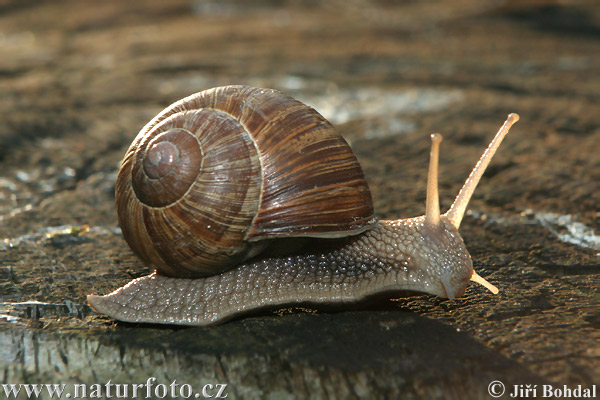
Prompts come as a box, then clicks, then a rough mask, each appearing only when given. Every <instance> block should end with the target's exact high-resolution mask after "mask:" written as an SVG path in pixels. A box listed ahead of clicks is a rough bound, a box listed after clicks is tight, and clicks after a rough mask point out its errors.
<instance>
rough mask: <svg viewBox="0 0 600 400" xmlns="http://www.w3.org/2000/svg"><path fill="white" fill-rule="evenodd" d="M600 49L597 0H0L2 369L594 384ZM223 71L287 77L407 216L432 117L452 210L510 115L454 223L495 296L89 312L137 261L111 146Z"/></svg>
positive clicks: (272, 381) (77, 376)
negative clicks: (123, 226) (200, 324)
mask: <svg viewBox="0 0 600 400" xmlns="http://www.w3.org/2000/svg"><path fill="white" fill-rule="evenodd" d="M599 54H600V7H598V4H597V3H596V2H594V1H585V0H572V1H569V0H563V1H558V0H523V1H517V0H514V1H512V0H481V1H467V0H459V1H452V2H448V1H436V0H430V1H389V0H387V1H386V0H379V1H378V0H372V1H369V0H348V1H341V0H340V1H300V0H288V1H274V0H271V1H268V0H262V1H253V2H246V1H231V0H229V1H202V0H174V1H168V2H167V1H160V0H146V1H118V0H106V1H81V0H78V1H75V0H71V1H68V0H54V1H34V0H19V1H8V0H0V121H1V123H0V341H1V343H2V344H3V345H5V346H3V347H4V348H3V349H0V354H3V357H0V360H8V361H0V376H3V377H5V378H4V379H5V380H6V381H7V382H24V380H27V381H39V380H40V379H42V378H44V379H46V380H52V379H54V380H56V381H59V382H74V381H81V382H93V381H95V380H104V381H106V380H108V379H109V378H111V377H112V378H113V380H114V379H117V380H121V381H124V380H127V379H130V380H131V379H134V378H135V379H138V378H139V380H140V381H141V380H142V379H143V377H145V376H149V375H152V374H154V376H158V377H159V378H160V377H163V378H165V379H166V377H173V376H175V377H177V378H178V379H179V377H181V379H190V380H192V379H202V380H206V381H210V380H215V379H217V380H223V381H227V382H229V383H230V388H231V389H230V390H231V392H229V393H230V398H309V397H310V398H367V397H369V396H375V397H380V398H386V397H387V398H397V396H399V395H400V394H401V393H402V394H404V395H407V396H412V397H415V398H489V397H488V393H487V389H486V388H487V385H488V383H489V382H490V381H491V380H493V379H501V378H505V379H506V380H507V386H508V382H518V383H523V384H531V383H534V382H546V383H547V382H551V383H552V384H557V385H558V384H561V385H562V384H569V385H577V384H583V385H591V384H592V383H597V382H598V379H599V378H600V375H599V371H600V348H599V347H598V343H599V340H600V333H599V332H600V331H599V328H600V312H599V311H598V308H597V304H598V300H599V296H598V284H599V283H600V280H599V275H600V261H599V257H600V256H599V254H600V238H599V237H598V235H597V233H596V232H598V229H599V228H600V223H599V222H598V221H599V219H598V217H599V215H600V214H599V212H600V209H599V206H598V205H599V204H600V189H599V185H598V182H599V181H600V172H599V171H600V156H599V154H600V144H599V143H600V113H598V104H599V100H600V56H599ZM229 84H246V85H252V86H258V87H269V88H275V89H278V90H281V91H284V92H286V93H288V94H290V95H292V96H294V97H296V98H298V99H299V100H301V101H303V102H305V103H307V104H309V105H311V106H313V107H314V108H316V109H317V110H318V111H319V112H321V113H322V114H323V115H324V116H325V117H326V118H328V119H329V120H330V121H331V122H332V123H333V124H334V125H335V126H336V127H337V128H338V129H339V131H340V132H341V133H342V135H343V136H344V137H345V138H346V139H347V140H348V141H349V142H350V144H351V146H352V148H353V150H354V151H355V152H356V154H357V156H358V158H359V160H360V161H361V164H362V165H363V168H364V170H365V174H366V175H367V179H368V181H369V183H370V186H371V190H372V192H373V198H374V201H375V209H376V213H377V215H378V216H379V217H381V218H391V217H410V216H416V215H420V214H422V213H423V210H424V201H425V181H426V175H427V166H428V154H429V134H430V133H432V132H440V133H442V134H443V135H444V138H445V140H444V142H443V143H442V149H441V160H440V168H441V170H440V174H441V176H440V196H441V208H442V209H443V210H445V209H446V208H447V207H448V206H449V205H450V204H451V202H452V200H453V199H454V196H455V195H456V193H457V192H458V189H459V188H460V186H461V185H462V183H463V182H464V179H465V177H466V176H467V174H468V172H469V171H470V170H471V168H472V166H473V164H474V163H475V161H476V160H477V158H478V157H479V155H480V154H481V153H482V151H483V149H484V148H485V146H486V145H487V143H488V141H489V140H490V139H491V137H492V136H493V134H494V133H495V131H496V130H497V129H498V127H499V126H500V125H501V123H502V122H503V121H504V119H505V118H506V115H507V114H508V113H510V112H517V113H519V114H520V115H521V121H520V122H518V124H517V125H516V126H515V127H514V128H513V132H511V134H510V135H509V136H508V138H507V139H506V141H505V143H504V144H503V145H502V148H501V149H500V151H499V153H498V155H497V156H496V158H495V159H494V161H493V162H492V165H491V166H490V168H489V170H488V172H487V173H486V176H485V177H484V179H483V180H482V183H481V185H480V187H479V188H478V190H477V191H476V193H475V196H474V199H473V201H472V204H471V207H470V210H471V211H470V213H469V214H468V215H467V218H466V219H465V222H464V223H463V226H462V227H461V232H462V234H463V236H464V237H465V241H466V243H467V247H468V248H469V250H470V252H471V254H472V256H473V259H474V264H475V268H476V269H477V270H478V271H479V272H480V274H481V275H483V276H486V277H488V279H489V280H491V281H492V282H493V283H494V284H496V285H497V286H499V287H500V288H501V290H502V291H501V294H500V295H498V296H495V297H493V296H491V295H489V294H487V293H485V292H484V291H483V289H480V288H474V287H470V289H469V290H468V291H467V294H466V296H465V297H464V298H462V299H456V300H452V301H443V300H441V299H436V298H433V297H430V296H423V297H420V298H417V299H406V300H401V301H399V302H394V303H393V304H391V305H390V304H387V305H386V306H384V307H382V308H383V309H380V308H379V306H378V307H376V308H375V309H371V310H369V311H367V312H348V313H333V314H320V315H316V316H313V315H306V314H301V313H300V314H298V313H293V314H292V315H286V316H284V317H281V318H280V317H277V316H272V315H269V314H267V315H266V316H262V317H260V318H249V319H247V320H241V321H234V322H231V323H229V324H226V325H223V326H221V327H217V328H212V329H205V330H202V329H174V328H168V327H167V328H158V327H146V326H136V325H131V324H116V323H114V321H112V320H110V319H108V318H105V317H102V316H98V315H97V314H95V313H93V312H92V311H91V310H90V309H89V308H88V307H87V305H86V303H85V295H86V294H89V293H107V292H109V291H111V290H114V289H115V288H117V287H119V286H121V285H122V284H124V283H126V282H127V281H128V280H130V279H131V278H134V277H138V276H142V275H144V274H146V273H148V272H149V270H148V269H147V268H145V267H144V266H143V265H142V264H141V262H140V261H138V260H137V259H136V258H135V256H134V255H133V254H132V253H131V251H130V250H129V248H128V247H127V245H126V244H125V242H124V241H123V239H122V237H121V234H120V230H119V227H118V224H117V219H116V213H115V209H114V185H115V180H116V174H117V171H118V166H119V163H120V160H121V158H122V157H123V155H124V153H125V151H126V149H127V147H128V146H129V144H130V143H131V141H132V140H133V138H134V137H135V135H136V134H137V132H138V131H139V130H140V129H141V128H142V126H143V125H144V124H145V123H146V122H147V121H149V120H150V119H151V118H152V117H153V116H154V115H156V114H157V113H158V112H159V111H160V110H162V109H163V108H164V107H166V106H168V105H169V104H171V103H172V102H174V101H176V100H178V99H180V98H182V97H185V96H188V95H190V94H192V93H195V92H198V91H201V90H204V89H207V88H211V87H215V86H221V85H229ZM284 314H285V313H284ZM365 327H369V328H368V329H367V328H365ZM65 332H68V334H66V333H65ZM311 338H312V339H311ZM316 338H318V340H319V341H320V344H319V345H315V341H316V340H317V339H316ZM417 339H419V340H417ZM240 341H246V343H247V345H240V344H239V343H240ZM33 343H40V344H35V345H34V344H33ZM157 343H160V345H159V346H158V345H157ZM100 348H101V349H102V351H101V352H100V351H99V350H98V349H100ZM357 348H360V349H362V350H361V351H356V349H357ZM81 349H87V350H81ZM103 352H104V353H103ZM348 353H353V355H350V356H349V355H348ZM24 355H26V356H24ZM31 357H33V358H31ZM111 357H116V358H117V359H120V360H121V363H120V364H119V366H115V364H114V362H112V361H111V360H113V358H111ZM33 359H35V360H37V361H35V362H34V363H33V361H32V360H33ZM167 359H168V360H174V359H177V360H178V361H179V362H180V363H181V364H180V365H179V364H178V366H175V365H174V361H168V362H167V361H165V360H167ZM40 360H41V361H40ZM157 360H162V361H157ZM32 363H33V364H32ZM74 365H78V366H91V367H90V368H88V369H86V370H85V371H82V372H77V373H75V370H74V367H73V366H74ZM184 367H185V368H184ZM191 371H200V372H197V373H193V372H191ZM198 376H200V377H201V378H198ZM144 381H145V379H144ZM269 396H270V397H269Z"/></svg>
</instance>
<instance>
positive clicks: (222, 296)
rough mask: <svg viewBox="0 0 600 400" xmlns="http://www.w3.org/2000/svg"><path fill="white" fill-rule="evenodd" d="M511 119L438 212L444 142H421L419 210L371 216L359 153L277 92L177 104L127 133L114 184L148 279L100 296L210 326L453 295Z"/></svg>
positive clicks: (132, 316) (138, 311) (126, 309)
mask: <svg viewBox="0 0 600 400" xmlns="http://www.w3.org/2000/svg"><path fill="white" fill-rule="evenodd" d="M518 119H519V116H518V115H517V114H510V115H509V116H508V119H507V120H506V122H505V123H504V125H503V126H502V127H501V128H500V130H499V131H498V133H497V134H496V136H495V137H494V139H493V140H492V142H491V143H490V145H489V146H488V148H487V149H486V151H485V152H484V153H483V155H482V156H481V158H480V160H479V161H478V162H477V164H476V165H475V168H474V169H473V171H472V172H471V174H470V175H469V177H468V178H467V180H466V182H465V184H464V186H463V187H462V189H461V190H460V192H459V194H458V196H457V197H456V200H455V201H454V203H453V204H452V206H451V207H450V209H449V210H448V211H447V212H446V213H445V214H441V215H440V210H439V199H438V188H437V176H438V154H439V146H440V142H441V141H442V137H441V135H439V134H433V135H431V139H432V147H431V158H430V165H429V175H428V182H427V201H426V212H425V215H423V216H420V217H416V218H408V219H399V220H381V221H380V220H377V219H376V218H375V217H374V215H373V206H372V200H371V195H370V192H369V189H368V186H367V183H366V181H365V178H364V174H363V172H362V169H361V167H360V165H359V164H358V161H357V160H356V157H355V156H354V154H353V153H352V151H351V150H350V148H349V146H348V145H347V144H346V142H345V141H344V139H342V137H341V136H340V135H339V134H338V133H337V132H336V131H335V129H334V128H333V126H332V125H331V124H330V123H329V122H328V121H327V120H326V119H325V118H323V117H322V116H321V115H320V114H319V113H317V112H316V111H315V110H313V109H312V108H310V107H308V106H306V105H304V104H302V103H300V102H299V101H297V100H295V99H293V98H291V97H289V96H286V95H284V94H282V93H280V92H277V91H274V90H270V89H257V88H252V87H247V86H226V87H220V88H214V89H209V90H206V91H203V92H200V93H197V94H194V95H192V96H189V97H187V98H185V99H183V100H180V101H178V102H176V103H174V104H173V105H171V106H170V107H168V108H166V109H165V110H164V111H162V112H161V113H160V114H159V115H158V116H156V117H155V118H154V119H153V120H152V121H150V122H149V123H148V124H147V125H146V126H145V127H144V128H143V129H142V130H141V132H140V133H139V134H138V136H137V137H136V138H135V140H134V142H133V144H132V145H131V147H130V148H129V150H128V152H127V154H126V155H125V158H124V160H123V162H122V165H121V170H120V172H119V177H118V179H117V187H116V197H117V213H118V216H119V223H120V225H121V228H122V231H123V236H124V238H125V239H126V240H127V242H128V243H129V245H130V246H131V248H132V249H133V251H134V252H135V253H136V254H137V255H138V256H139V257H140V258H141V259H142V260H143V261H144V263H146V264H147V265H150V266H153V267H154V268H155V269H156V272H154V273H152V274H151V275H148V276H144V277H142V278H139V279H135V280H133V281H131V282H129V283H128V284H127V285H125V286H124V287H122V288H120V289H117V290H115V291H114V292H112V293H110V294H107V295H105V296H97V295H90V296H88V302H89V304H90V305H91V306H92V307H93V308H94V309H95V310H96V311H98V312H100V313H103V314H106V315H109V316H111V317H113V318H115V319H118V320H121V321H128V322H148V323H162V324H181V325H211V324H216V323H220V322H223V321H226V320H228V319H230V318H232V317H234V316H237V315H240V314H243V313H245V312H250V311H253V310H260V309H264V308H267V309H268V308H276V307H278V306H284V305H290V304H309V305H311V304H312V305H319V304H321V305H344V304H354V303H358V302H361V301H363V300H365V299H368V298H371V297H373V296H381V295H384V296H394V297H399V296H403V295H408V294H414V293H415V292H418V293H429V294H434V295H437V296H440V297H444V298H451V299H452V298H455V297H457V296H461V295H462V294H463V293H464V292H465V289H466V286H467V284H468V282H469V281H470V280H472V281H475V282H477V283H480V284H482V285H483V286H485V287H486V288H488V289H489V290H490V291H492V292H493V293H497V292H498V289H496V287H494V286H493V285H491V284H490V283H488V282H487V281H486V280H485V279H483V278H482V277H480V276H479V275H477V273H475V271H473V264H472V261H471V256H470V255H469V252H468V251H467V249H466V247H465V244H464V242H463V239H462V237H461V236H460V234H459V233H458V228H459V226H460V222H461V220H462V218H463V215H464V213H465V210H466V208H467V205H468V203H469V200H470V198H471V195H472V194H473V191H474V190H475V187H476V186H477V183H478V182H479V180H480V178H481V176H482V175H483V173H484V171H485V169H486V167H487V165H488V164H489V162H490V161H491V159H492V157H493V155H494V153H495V152H496V150H497V149H498V146H499V145H500V142H501V141H502V139H503V138H504V136H505V135H506V134H507V133H508V130H509V129H510V127H511V126H512V124H513V123H515V122H516V121H517V120H518Z"/></svg>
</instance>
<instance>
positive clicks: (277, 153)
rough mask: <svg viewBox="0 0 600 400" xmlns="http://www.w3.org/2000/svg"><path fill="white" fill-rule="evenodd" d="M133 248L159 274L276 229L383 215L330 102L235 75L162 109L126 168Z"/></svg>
mask: <svg viewBox="0 0 600 400" xmlns="http://www.w3.org/2000/svg"><path fill="white" fill-rule="evenodd" d="M116 193H117V195H116V197H117V213H118V216H119V223H120V225H121V229H122V231H123V236H124V237H125V239H126V240H127V242H128V243H129V245H130V246H131V248H132V249H133V250H134V252H135V253H136V254H137V255H138V256H139V257H140V258H141V259H142V260H143V261H144V262H145V263H147V264H149V265H151V266H153V267H155V268H156V269H157V271H158V272H159V273H160V274H163V275H168V276H177V277H197V276H206V275H213V274H217V273H219V272H220V271H223V270H225V269H227V268H230V267H231V266H233V265H235V264H236V263H238V262H241V261H242V260H244V259H247V258H249V257H252V256H254V255H255V254H256V253H257V252H258V251H260V250H261V249H262V248H264V247H266V246H267V245H268V244H269V241H268V240H266V239H274V238H280V237H294V236H312V237H342V236H348V235H353V234H357V233H360V232H362V231H364V230H365V229H368V228H369V227H370V226H371V225H372V224H373V223H374V218H373V206H372V200H371V195H370V192H369V189H368V186H367V183H366V181H365V179H364V174H363V172H362V169H361V168H360V165H359V164H358V161H357V160H356V157H355V156H354V154H353V153H352V151H351V150H350V148H349V146H348V145H347V143H346V142H345V141H344V139H343V138H342V137H341V136H340V135H339V134H338V133H337V132H336V131H335V129H334V128H333V126H331V124H330V123H329V122H328V121H327V120H325V119H324V118H323V117H322V116H321V115H320V114H319V113H317V112H316V111H315V110H313V109H312V108H310V107H308V106H306V105H305V104H303V103H301V102H299V101H297V100H295V99H293V98H291V97H289V96H286V95H284V94H282V93H280V92H277V91H274V90H269V89H257V88H252V87H247V86H226V87H221V88H214V89H210V90H206V91H204V92H200V93H197V94H195V95H192V96H189V97H187V98H185V99H183V100H180V101H178V102H176V103H174V104H173V105H171V106H170V107H168V108H166V109H165V110H164V111H162V112H161V113H160V114H159V115H158V116H156V117H155V118H154V119H153V120H152V121H150V122H149V123H148V124H147V125H146V126H145V127H144V128H143V129H142V130H141V131H140V133H139V134H138V136H137V137H136V139H135V140H134V142H133V143H132V145H131V146H130V148H129V150H128V151H127V153H126V155H125V158H124V159H123V162H122V165H121V170H120V171H119V176H118V179H117V187H116Z"/></svg>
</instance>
